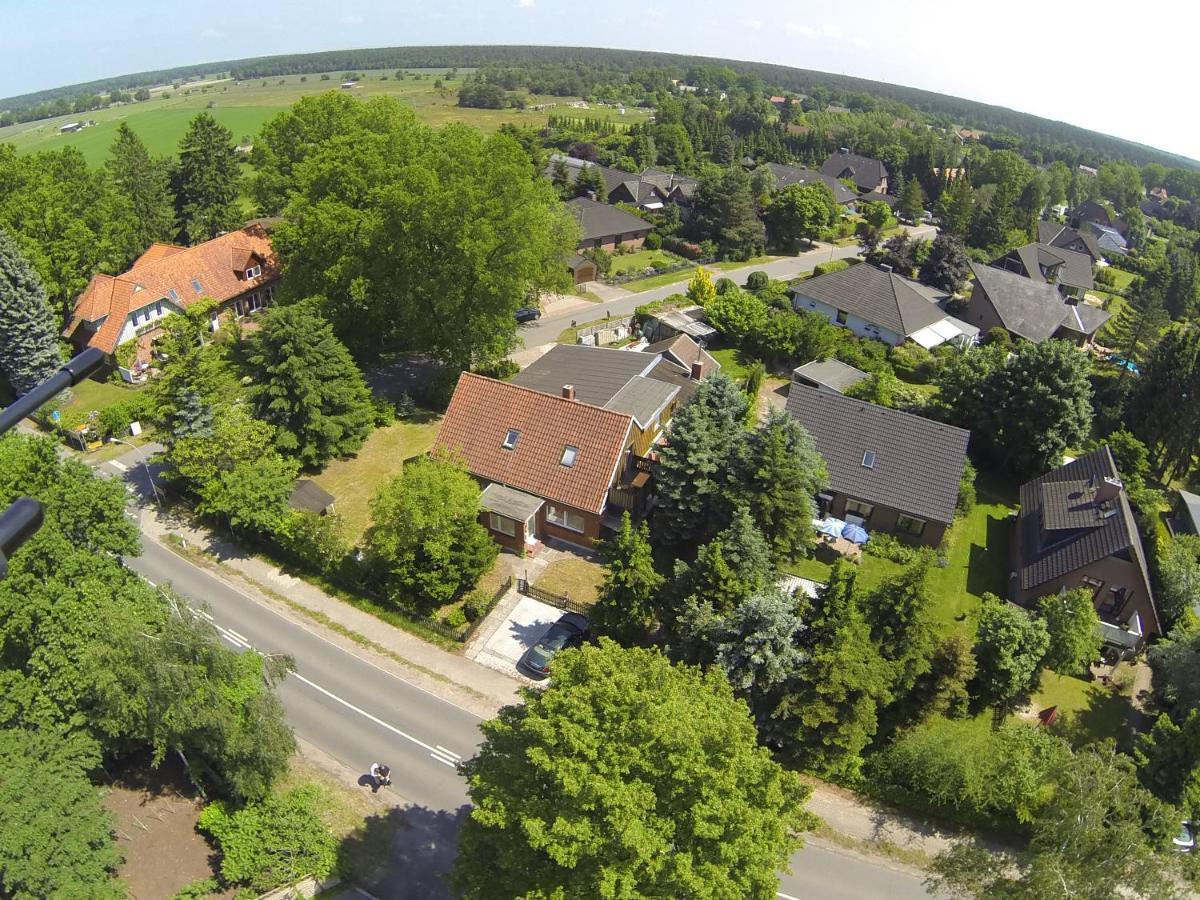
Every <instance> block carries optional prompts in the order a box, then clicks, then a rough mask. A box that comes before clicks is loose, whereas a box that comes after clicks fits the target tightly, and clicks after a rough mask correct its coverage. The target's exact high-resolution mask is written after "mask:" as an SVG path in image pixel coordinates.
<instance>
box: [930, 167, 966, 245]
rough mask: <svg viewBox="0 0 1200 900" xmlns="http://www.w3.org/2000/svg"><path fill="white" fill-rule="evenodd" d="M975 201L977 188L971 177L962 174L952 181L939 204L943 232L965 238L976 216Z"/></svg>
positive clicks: (960, 238) (938, 211)
mask: <svg viewBox="0 0 1200 900" xmlns="http://www.w3.org/2000/svg"><path fill="white" fill-rule="evenodd" d="M975 203H976V201H975V189H974V188H972V187H971V180H970V179H969V178H966V177H965V176H960V177H958V178H955V179H954V180H953V181H951V182H950V187H949V188H947V189H946V191H945V192H944V193H943V194H942V196H941V198H940V199H939V200H938V204H937V214H938V218H939V219H941V221H942V233H943V234H947V235H950V236H951V237H956V238H958V239H959V240H963V239H965V238H966V236H967V230H968V229H969V228H970V226H971V221H972V220H973V219H974V218H975Z"/></svg>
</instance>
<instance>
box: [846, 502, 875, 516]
mask: <svg viewBox="0 0 1200 900" xmlns="http://www.w3.org/2000/svg"><path fill="white" fill-rule="evenodd" d="M846 512H848V513H850V514H851V515H855V516H862V517H863V518H864V519H869V518H871V513H873V512H875V507H874V506H872V505H871V504H870V503H862V502H860V501H858V500H847V501H846Z"/></svg>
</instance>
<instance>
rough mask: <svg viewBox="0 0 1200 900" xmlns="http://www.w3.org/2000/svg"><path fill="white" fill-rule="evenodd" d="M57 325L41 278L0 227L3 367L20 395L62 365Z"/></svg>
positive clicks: (0, 362)
mask: <svg viewBox="0 0 1200 900" xmlns="http://www.w3.org/2000/svg"><path fill="white" fill-rule="evenodd" d="M62 361H63V360H62V352H61V351H60V350H59V346H58V328H56V327H55V322H54V316H53V314H51V312H50V305H49V304H48V303H47V302H46V292H45V290H44V289H43V288H42V281H41V279H40V278H38V276H37V273H36V272H34V271H33V267H32V266H31V265H29V262H28V261H27V260H26V259H25V257H24V256H22V255H21V251H20V250H18V249H17V244H16V241H14V240H13V239H12V238H11V237H9V235H8V233H7V232H5V231H3V230H0V370H3V372H4V375H5V376H6V377H7V378H8V383H9V384H10V385H12V389H13V390H14V391H15V392H16V393H17V395H18V396H20V395H21V394H24V393H27V392H28V391H30V390H31V389H32V388H33V387H34V386H35V385H37V383H38V382H40V381H42V380H43V379H45V378H48V377H49V376H50V375H53V374H54V372H55V370H57V369H58V368H59V367H60V366H61V365H62Z"/></svg>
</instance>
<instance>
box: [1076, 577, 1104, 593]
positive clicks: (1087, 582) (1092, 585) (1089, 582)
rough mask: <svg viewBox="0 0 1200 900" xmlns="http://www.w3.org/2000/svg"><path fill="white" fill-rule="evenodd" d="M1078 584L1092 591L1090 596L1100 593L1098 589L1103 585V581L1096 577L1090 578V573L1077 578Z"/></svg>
mask: <svg viewBox="0 0 1200 900" xmlns="http://www.w3.org/2000/svg"><path fill="white" fill-rule="evenodd" d="M1079 586H1080V587H1082V588H1085V589H1087V590H1089V591H1091V592H1092V597H1093V598H1095V596H1096V595H1097V594H1098V593H1100V589H1101V588H1102V587H1104V582H1103V581H1101V580H1100V579H1098V578H1092V577H1091V576H1090V575H1084V576H1083V577H1082V578H1080V579H1079Z"/></svg>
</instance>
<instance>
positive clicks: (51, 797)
mask: <svg viewBox="0 0 1200 900" xmlns="http://www.w3.org/2000/svg"><path fill="white" fill-rule="evenodd" d="M99 763H100V757H99V754H98V753H97V752H96V750H95V747H94V746H91V745H89V743H88V741H87V740H86V739H83V738H82V736H81V735H75V736H74V737H72V738H64V737H62V736H60V735H58V734H55V733H54V732H53V731H51V730H36V731H26V730H24V729H20V728H5V729H3V730H0V807H2V808H3V809H4V816H3V817H0V887H2V888H3V891H4V896H6V897H12V898H14V900H35V898H39V897H91V898H97V900H118V898H121V897H124V896H126V893H125V891H124V890H122V888H121V885H120V883H119V882H118V881H117V880H116V879H115V878H114V875H115V873H116V869H117V866H118V865H119V864H120V862H121V852H120V851H119V850H118V849H117V846H116V843H115V841H114V839H113V837H112V831H113V828H114V824H113V817H112V814H111V813H109V812H108V811H107V810H106V809H105V808H104V805H103V804H102V803H101V801H100V792H99V791H98V790H96V788H94V787H92V785H91V783H90V782H89V781H88V779H87V770H88V769H91V768H94V767H95V766H97V765H99Z"/></svg>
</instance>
